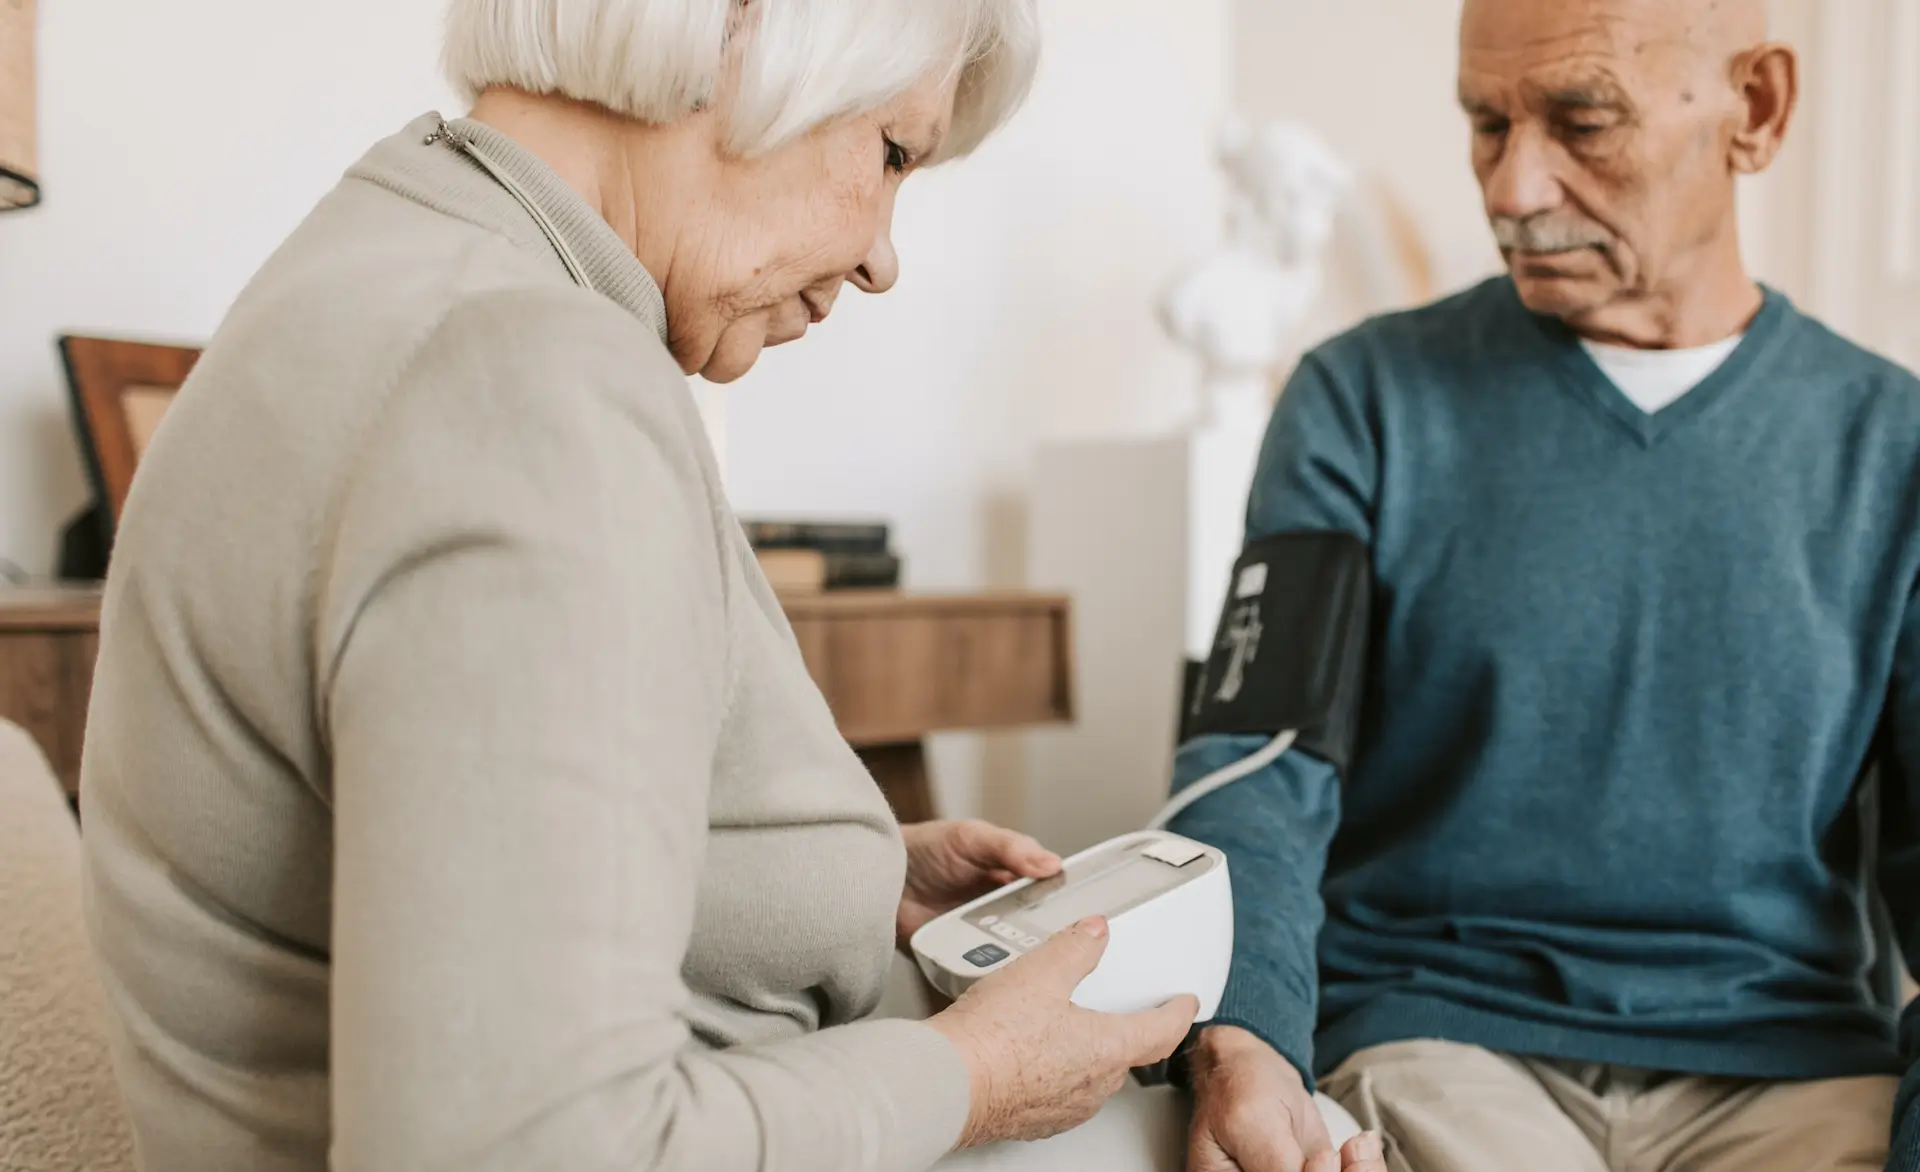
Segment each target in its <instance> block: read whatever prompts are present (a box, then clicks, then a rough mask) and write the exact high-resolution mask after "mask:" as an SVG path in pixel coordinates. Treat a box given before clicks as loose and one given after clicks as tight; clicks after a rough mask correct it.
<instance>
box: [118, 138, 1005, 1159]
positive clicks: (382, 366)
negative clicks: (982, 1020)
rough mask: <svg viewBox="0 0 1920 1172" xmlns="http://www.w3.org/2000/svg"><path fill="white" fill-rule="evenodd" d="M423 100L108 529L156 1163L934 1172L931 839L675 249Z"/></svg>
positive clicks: (947, 1131) (239, 335)
mask: <svg viewBox="0 0 1920 1172" xmlns="http://www.w3.org/2000/svg"><path fill="white" fill-rule="evenodd" d="M436 125H437V120H436V118H435V117H433V116H428V117H425V118H423V119H421V120H419V121H416V122H415V123H413V124H412V125H410V126H409V127H407V128H406V129H405V130H404V131H403V132H402V133H401V134H399V135H397V136H395V137H394V138H392V139H389V140H387V141H386V142H383V143H381V144H380V145H378V146H377V147H375V148H374V150H373V151H372V152H371V153H370V154H369V155H368V156H367V157H366V158H365V159H364V160H362V161H361V162H360V163H359V164H358V165H356V166H355V167H354V168H353V169H352V170H351V171H350V172H349V174H348V176H347V178H346V179H345V180H344V181H343V182H342V183H341V185H340V186H339V187H338V188H337V189H336V190H335V191H334V192H332V193H331V194H330V195H328V196H327V197H326V199H325V200H324V201H323V202H322V203H321V204H320V205H319V207H318V208H317V209H316V210H315V211H314V212H313V214H312V216H311V217H309V219H308V220H307V221H306V222H305V223H304V224H303V225H302V226H301V227H300V228H299V229H298V230H297V231H296V232H295V233H294V235H293V236H292V238H291V239H290V240H288V241H287V243H286V244H285V245H284V246H283V247H282V248H281V249H280V251H279V252H278V253H277V254H276V255H275V256H274V257H273V258H272V259H271V260H270V261H269V262H268V263H267V265H266V266H265V268H264V269H263V270H262V271H261V272H260V274H259V275H258V277H256V278H255V280H254V281H253V282H252V284H251V285H250V286H249V287H248V288H247V289H246V291H245V292H244V293H243V294H242V295H241V297H240V299H239V301H238V303H237V304H236V305H235V306H234V308H233V311H232V313H231V314H230V315H229V317H228V318H227V320H226V322H225V323H224V324H223V325H222V327H221V328H220V330H219V332H218V333H217V334H216V335H215V337H214V339H213V342H212V345H211V346H210V348H209V349H208V351H207V353H206V355H205V357H204V358H203V359H202V360H201V363H200V365H199V367H198V368H197V369H196V370H195V371H194V373H193V377H192V378H191V379H190V380H189V381H188V383H187V385H186V387H185V388H184V390H183V391H182V392H181V394H180V396H179V399H178V400H177V402H176V404H175V406H174V407H173V408H172V409H171V410H170V411H169V413H168V416H167V418H166V420H165V422H164V423H163V425H162V426H161V428H160V430H159V434H158V435H157V437H156V438H155V440H154V442H153V445H152V447H151V448H150V449H149V452H148V454H147V456H146V458H145V460H144V462H143V465H142V468H141V471H140V475H139V477H138V482H137V483H136V484H135V486H134V490H133V494H132V498H131V500H130V501H129V502H128V505H127V510H126V517H125V521H124V524H123V525H122V527H121V529H120V531H119V534H118V536H117V542H116V546H115V550H114V559H113V570H112V575H111V579H110V582H109V585H108V591H107V602H106V614H105V619H104V628H103V632H102V648H101V656H100V664H99V674H98V678H97V684H96V689H95V696H94V703H93V709H92V715H91V725H90V727H89V729H88V739H87V748H86V762H85V769H84V779H83V783H82V791H83V794H84V799H83V800H84V803H85V805H84V811H83V812H84V817H85V822H86V828H87V833H86V852H87V865H88V880H89V886H90V907H91V915H90V918H91V926H92V930H93V932H94V934H95V938H96V943H97V946H98V948H99V950H100V952H101V954H102V957H103V961H104V965H105V969H106V979H107V986H108V992H109V996H110V999H111V1001H112V1004H113V1006H114V1009H115V1011H116V1016H117V1021H118V1023H119V1027H120V1039H119V1051H118V1054H117V1060H118V1063H119V1069H120V1072H121V1075H122V1079H123V1082H124V1083H125V1086H126V1090H127V1092H128V1098H129V1104H130V1109H131V1111H132V1114H133V1118H134V1123H135V1128H136V1131H137V1135H138V1139H139V1141H140V1144H141V1147H142V1151H143V1154H144V1157H145V1160H146V1162H147V1166H148V1168H149V1169H151V1170H153V1172H229V1170H231V1172H241V1170H242V1169H244V1170H246V1172H280V1170H289V1172H290V1170H296V1169H297V1170H301V1172H317V1170H319V1169H322V1168H325V1167H327V1166H328V1161H329V1158H331V1161H332V1167H334V1168H336V1169H340V1170H343V1172H358V1170H361V1169H367V1170H373V1169H379V1170H381V1172H392V1170H403V1169H409V1170H410V1169H419V1170H428V1169H432V1170H435V1172H439V1170H448V1172H454V1170H458V1172H482V1170H490V1169H499V1170H502V1172H504V1170H507V1169H512V1170H515V1172H519V1170H525V1169H563V1170H566V1172H592V1170H600V1169H606V1170H613V1169H620V1170H622V1172H639V1170H647V1169H685V1170H688V1172H734V1170H742V1172H745V1170H750V1169H751V1170H760V1169H764V1170H767V1172H776V1170H777V1172H814V1170H818V1172H856V1170H866V1169H871V1170H873V1172H918V1170H920V1169H924V1168H926V1167H927V1166H929V1165H930V1164H932V1163H933V1161H934V1160H935V1159H937V1158H938V1157H939V1156H940V1155H941V1154H943V1153H944V1152H945V1151H946V1150H947V1149H948V1148H949V1147H950V1146H951V1144H952V1143H953V1142H954V1140H955V1139H956V1137H957V1136H958V1134H959V1131H960V1128H961V1126H962V1124H963V1122H964V1119H965V1115H966V1110H967V1076H966V1071H965V1068H964V1066H963V1064H962V1062H961V1060H960V1058H959V1056H958V1055H957V1053H956V1052H955V1051H954V1050H953V1049H952V1048H951V1047H950V1046H949V1045H948V1044H947V1042H946V1041H945V1040H944V1039H943V1038H941V1037H940V1035H938V1034H937V1033H935V1032H934V1031H933V1030H931V1029H930V1028H928V1027H927V1026H926V1025H924V1024H918V1023H909V1022H899V1021H890V1022H858V1021H856V1019H858V1018H860V1017H862V1016H863V1015H864V1014H865V1013H866V1012H867V1011H868V1010H869V1009H871V1007H872V1006H873V1004H874V1003H875V1001H876V1000H877V998H878V996H879V992H880V988H881V983H882V979H883V977H884V975H885V971H886V968H887V964H888V960H889V957H890V954H891V951H892V947H891V946H892V925H893V913H894V909H895V905H896V902H897V900H898V898H899V895H900V889H901V879H902V872H903V853H902V848H901V845H900V840H899V834H898V829H897V827H896V826H895V824H894V822H893V820H892V818H891V816H890V815H889V813H888V809H887V806H886V803H885V801H884V800H883V799H882V797H881V795H880V794H879V792H878V791H877V790H876V789H875V787H874V785H873V783H872V781H871V780H870V779H869V778H868V777H867V775H866V773H865V771H864V770H863V769H862V768H861V766H860V763H859V762H858V760H857V759H856V758H855V757H854V756H853V754H852V752H851V751H850V750H849V749H848V748H847V746H846V745H845V743H844V742H843V741H842V740H841V739H840V737H839V736H838V735H837V733H836V732H835V730H834V726H833V722H832V719H831V718H830V716H829V714H828V712H827V709H826V706H825V704H824V703H823V702H822V700H821V697H820V695H819V693H818V691H817V690H816V689H815V688H814V686H813V684H812V683H811V681H810V680H809V678H808V676H807V673H806V670H805V668H804V665H803V664H802V663H801V660H800V658H799V655H798V653H797V651H796V649H795V647H794V645H793V642H792V636H791V633H790V631H789V630H788V629H787V626H786V624H785V621H784V619H783V618H782V616H781V612H780V609H779V607H778V606H777V604H776V603H775V600H774V599H773V597H772V595H771V594H770V592H769V591H768V589H767V587H766V583H765V580H764V579H763V578H762V577H761V576H760V574H759V572H758V570H757V568H756V566H755V563H754V560H753V557H752V554H751V551H750V550H749V549H748V548H747V547H746V544H745V542H744V539H743V538H742V536H741V533H740V529H739V526H738V524H737V523H736V522H735V520H734V518H733V516H732V514H731V512H730V511H729V509H728V506H727V503H726V501H725V499H724V497H723V495H722V493H721V490H720V487H719V482H718V479H717V476H716V473H715V469H714V466H713V463H712V459H711V454H710V452H709V451H708V449H707V446H706V443H705V440H704V438H703V435H702V432H701V425H700V421H699V417H698V414H697V412H696V410H695V407H694V404H693V401H692V397H691V395H690V394H689V391H688V388H687V385H686V380H685V378H684V377H683V376H682V375H681V373H680V371H679V369H678V368H677V367H676V366H675V365H674V363H673V361H672V360H671V358H670V357H669V355H668V353H667V350H666V348H665V345H664V341H663V339H664V334H665V312H664V308H663V305H662V302H661V298H660V294H659V291H658V290H657V288H656V287H655V285H654V283H653V282H652V281H651V280H650V279H649V277H648V275H647V273H646V271H645V270H644V269H643V268H642V267H641V266H640V265H639V263H638V262H637V261H636V260H635V259H634V257H633V255H632V254H631V253H630V252H628V251H627V250H626V249H625V248H624V247H623V246H622V244H621V243H620V241H619V239H618V238H617V237H616V236H615V235H614V234H613V232H612V230H611V229H609V228H608V226H607V225H606V224H605V223H604V222H603V221H602V220H600V219H599V218H598V217H597V216H596V215H595V214H594V212H593V211H592V209H591V208H589V207H588V206H587V205H586V204H585V203H584V202H583V201H581V200H580V199H579V198H577V197H576V196H575V195H574V194H573V192H572V191H570V190H569V189H568V188H566V187H565V185H564V184H563V183H562V182H561V181H560V180H559V178H558V177H557V176H555V175H554V174H553V173H552V172H551V171H550V170H549V169H548V168H546V167H545V166H544V165H543V164H542V163H540V162H539V161H538V160H537V159H536V158H534V157H533V156H532V155H531V154H529V153H527V152H525V151H523V150H521V149H519V148H518V147H517V146H515V145H514V144H513V143H512V142H511V141H509V140H507V139H506V138H505V137H504V136H502V135H499V134H497V133H494V132H491V131H489V130H487V129H486V128H484V127H478V126H475V125H473V124H471V123H455V124H454V129H455V132H456V134H457V135H462V136H471V139H472V141H473V142H474V143H476V144H477V145H478V146H479V147H481V148H483V153H484V155H485V156H486V157H487V158H489V159H491V160H493V161H494V162H495V163H496V164H498V165H499V167H500V168H501V170H502V171H503V172H504V173H505V174H506V175H507V176H508V178H509V179H510V180H511V181H512V182H513V183H514V184H516V185H517V186H518V187H520V188H521V189H522V191H523V192H524V193H525V194H526V195H527V197H528V198H529V200H530V202H531V203H533V205H534V206H535V207H537V208H538V209H540V210H541V211H542V212H544V214H545V215H546V217H547V218H548V219H549V220H550V221H551V223H552V224H553V225H554V227H555V229H556V232H557V235H558V237H559V238H560V241H561V243H562V244H564V246H565V251H567V252H569V253H571V254H572V255H573V256H574V257H575V258H577V260H578V263H579V266H580V268H581V269H582V270H583V271H582V273H581V275H582V276H583V277H584V278H585V279H586V280H587V282H588V284H589V287H585V288H583V287H577V286H576V285H575V284H574V283H573V282H572V280H570V278H569V275H568V272H567V270H566V268H565V267H563V265H562V263H561V261H560V259H559V257H560V255H561V250H560V248H559V247H558V246H556V244H555V243H554V242H553V241H551V240H550V239H549V238H548V237H547V236H545V235H543V233H542V231H541V229H540V228H539V227H538V226H537V220H536V219H535V218H534V216H532V215H531V214H530V213H529V212H528V211H527V210H526V209H525V208H524V207H523V206H522V204H521V203H519V202H517V201H516V199H515V198H514V196H512V195H511V194H509V191H508V189H507V187H506V186H504V185H503V184H502V182H501V181H500V180H499V179H498V178H497V177H496V176H494V175H492V174H489V173H488V171H486V170H484V169H482V167H480V166H479V165H477V164H476V162H475V161H474V159H473V158H472V157H470V156H468V155H466V154H464V153H462V152H460V151H458V150H456V149H455V148H454V147H452V146H450V145H449V143H448V142H447V141H446V139H445V138H444V137H441V138H438V139H437V140H435V141H429V140H430V139H434V138H435V136H434V135H433V134H432V132H433V131H434V129H435V128H436Z"/></svg>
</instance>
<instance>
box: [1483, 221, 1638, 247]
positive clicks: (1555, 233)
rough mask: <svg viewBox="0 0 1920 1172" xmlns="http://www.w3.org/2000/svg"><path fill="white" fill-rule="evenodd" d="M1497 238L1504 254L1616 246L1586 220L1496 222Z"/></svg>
mask: <svg viewBox="0 0 1920 1172" xmlns="http://www.w3.org/2000/svg"><path fill="white" fill-rule="evenodd" d="M1493 238H1494V239H1495V240H1496V241H1498V242H1499V244H1500V248H1501V251H1503V252H1544V253H1552V252H1572V251H1574V250H1575V249H1579V248H1604V247H1606V246H1607V245H1608V244H1611V243H1612V242H1613V237H1612V236H1610V235H1609V234H1608V233H1607V232H1606V230H1605V229H1603V228H1601V227H1600V226H1599V225H1598V224H1594V223H1591V222H1589V221H1584V220H1552V219H1547V218H1544V217H1540V216H1533V217H1529V218H1527V219H1524V220H1522V219H1515V218H1514V217H1512V216H1495V217H1494V218H1493Z"/></svg>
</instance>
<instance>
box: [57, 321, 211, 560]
mask: <svg viewBox="0 0 1920 1172" xmlns="http://www.w3.org/2000/svg"><path fill="white" fill-rule="evenodd" d="M60 357H61V359H62V361H63V362H64V363H65V364H66V368H67V390H68V394H69V396H70V398H71V400H72V405H73V427H74V432H75V434H76V435H77V437H78V438H79V441H80V452H81V455H82V457H83V458H84V460H85V462H86V465H87V475H88V476H89V478H91V480H92V481H93V491H94V495H95V497H96V500H97V503H98V505H99V508H100V512H101V520H102V523H103V524H104V525H105V526H106V527H107V532H106V533H105V534H104V536H105V538H106V540H107V541H108V542H109V543H111V541H112V537H113V534H112V530H113V527H115V526H117V525H118V524H119V523H120V514H121V510H122V509H124V508H125V507H126V503H127V490H128V489H130V488H131V487H133V473H134V469H135V468H137V467H139V464H140V455H141V453H142V452H144V451H145V450H146V446H147V443H148V441H149V440H151V439H152V438H153V429H154V428H155V427H157V426H159V423H160V417H161V416H162V415H163V414H165V412H166V409H167V406H168V404H169V403H171V402H172V401H173V396H174V394H175V393H176V392H178V391H179V389H180V384H182V383H184V382H186V381H187V375H188V374H189V373H191V372H192V370H193V366H194V363H196V362H198V361H199V360H200V351H199V350H198V349H196V348H193V347H188V346H166V345H160V344H157V343H152V342H129V341H123V340H119V339H114V338H89V337H82V336H79V335H72V334H69V335H64V336H62V337H61V339H60Z"/></svg>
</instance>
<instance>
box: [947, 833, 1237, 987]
mask: <svg viewBox="0 0 1920 1172" xmlns="http://www.w3.org/2000/svg"><path fill="white" fill-rule="evenodd" d="M1095 915H1097V916H1104V917H1106V920H1107V924H1108V938H1107V950H1106V953H1105V955H1104V956H1103V957H1102V958H1101V960H1100V966H1099V968H1097V969H1095V970H1094V972H1093V973H1092V975H1090V976H1088V977H1087V978H1086V980H1084V981H1082V982H1081V983H1080V985H1079V987H1078V988H1077V989H1075V990H1074V993H1073V1002H1074V1004H1076V1005H1079V1006H1081V1007H1082V1008H1086V1009H1095V1010H1101V1011H1103V1012H1108V1013H1131V1012H1134V1011H1136V1010H1142V1009H1151V1008H1153V1007H1155V1006H1157V1005H1163V1004H1165V1003H1166V1002H1167V1001H1170V1000H1172V999H1173V998H1174V997H1177V996H1179V995H1180V994H1182V993H1191V994H1193V995H1194V996H1195V997H1197V998H1199V1000H1200V1016H1199V1020H1201V1021H1205V1020H1207V1019H1209V1018H1211V1017H1212V1016H1213V1014H1214V1011H1215V1010H1216V1009H1218V1008H1219V1005H1220V994H1221V992H1222V990H1224V989H1225V987H1226V983H1227V967H1228V964H1229V963H1230V962H1231V960H1232V957H1233V889H1232V886H1231V884H1230V881H1229V880H1228V878H1227V858H1226V856H1225V855H1224V854H1222V853H1221V852H1220V851H1218V850H1216V849H1215V848H1213V847H1210V846H1206V845H1204V844H1202V843H1198V842H1194V841H1192V840H1191V839H1186V838H1182V837H1180V836H1179V835H1177V834H1169V833H1167V832H1166V831H1162V830H1145V831H1140V832H1137V833H1134V834H1126V835H1122V836H1121V837H1119V838H1115V839H1110V840H1108V841H1107V842H1104V843H1101V844H1100V845H1099V846H1096V847H1093V848H1092V849H1090V850H1086V851H1082V852H1081V853H1080V854H1077V855H1074V856H1073V857H1072V858H1070V859H1068V860H1066V864H1065V866H1064V867H1063V868H1062V869H1061V872H1060V874H1058V875H1056V876H1054V877H1053V878H1051V879H1041V880H1030V879H1022V880H1019V881H1017V882H1014V883H1011V884H1009V885H1007V886H1006V887H1003V888H1001V889H1000V890H998V891H995V892H993V893H992V894H990V895H987V896H984V897H982V898H980V899H977V900H975V901H973V902H972V903H969V904H967V905H965V906H963V907H959V908H956V909H954V910H953V911H951V912H948V913H947V914H946V915H944V916H941V917H940V918H939V919H936V920H934V921H932V922H931V923H928V924H927V925H926V926H925V927H923V928H921V929H920V930H919V931H918V932H915V933H914V935H913V940H912V946H913V954H914V959H915V960H916V961H917V962H918V963H919V966H920V971H921V972H922V973H923V974H924V975H925V976H926V978H927V980H928V982H929V983H931V984H932V985H933V987H934V988H936V989H938V990H940V991H941V992H942V993H945V994H946V995H947V996H949V997H958V996H960V995H961V994H962V993H964V992H966V991H967V989H968V988H969V987H970V986H971V985H972V984H973V983H974V982H975V981H977V980H979V979H980V978H981V977H984V976H986V975H987V974H988V973H991V972H994V971H996V970H998V969H1000V968H1003V967H1005V966H1006V965H1008V964H1011V963H1012V962H1013V961H1014V960H1015V959H1016V958H1018V957H1020V956H1022V955H1024V954H1025V953H1028V952H1031V951H1032V950H1034V949H1036V948H1038V947H1040V945H1041V943H1042V942H1043V941H1045V940H1046V939H1047V937H1049V936H1051V935H1053V934H1054V933H1055V932H1058V931H1060V930H1061V929H1063V928H1068V927H1071V926H1073V925H1074V924H1076V923H1079V922H1080V921H1081V920H1083V919H1085V918H1087V917H1088V916H1095Z"/></svg>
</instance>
